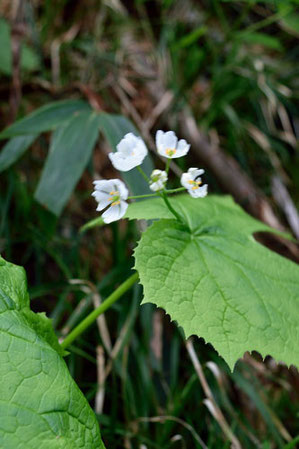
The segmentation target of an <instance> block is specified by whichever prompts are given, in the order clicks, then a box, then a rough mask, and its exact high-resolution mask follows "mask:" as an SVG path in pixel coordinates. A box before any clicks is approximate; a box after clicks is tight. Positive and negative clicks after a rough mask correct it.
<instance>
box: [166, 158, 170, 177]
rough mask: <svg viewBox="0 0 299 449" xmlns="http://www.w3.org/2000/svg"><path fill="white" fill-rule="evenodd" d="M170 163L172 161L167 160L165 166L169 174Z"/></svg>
mask: <svg viewBox="0 0 299 449" xmlns="http://www.w3.org/2000/svg"><path fill="white" fill-rule="evenodd" d="M170 162H171V159H167V161H166V166H165V171H166V173H167V174H168V172H169V167H170Z"/></svg>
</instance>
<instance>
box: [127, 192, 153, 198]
mask: <svg viewBox="0 0 299 449" xmlns="http://www.w3.org/2000/svg"><path fill="white" fill-rule="evenodd" d="M152 196H157V194H156V193H147V194H146V195H135V196H128V198H127V199H128V200H137V199H138V198H150V197H152Z"/></svg>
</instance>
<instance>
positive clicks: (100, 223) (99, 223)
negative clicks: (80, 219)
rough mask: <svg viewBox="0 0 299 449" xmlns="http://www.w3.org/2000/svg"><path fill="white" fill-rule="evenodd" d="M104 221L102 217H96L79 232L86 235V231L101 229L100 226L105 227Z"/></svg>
mask: <svg viewBox="0 0 299 449" xmlns="http://www.w3.org/2000/svg"><path fill="white" fill-rule="evenodd" d="M104 224H105V223H104V220H103V218H102V217H96V218H93V219H92V220H90V221H88V222H87V223H85V225H83V226H81V228H80V230H79V232H80V233H84V232H86V231H89V229H92V228H95V227H99V226H104Z"/></svg>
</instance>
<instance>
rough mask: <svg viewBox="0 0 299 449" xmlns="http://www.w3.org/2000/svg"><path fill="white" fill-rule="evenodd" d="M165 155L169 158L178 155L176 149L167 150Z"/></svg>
mask: <svg viewBox="0 0 299 449" xmlns="http://www.w3.org/2000/svg"><path fill="white" fill-rule="evenodd" d="M165 153H166V154H167V156H173V155H174V154H175V153H176V149H175V148H166V150H165Z"/></svg>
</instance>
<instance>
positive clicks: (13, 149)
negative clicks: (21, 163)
mask: <svg viewBox="0 0 299 449" xmlns="http://www.w3.org/2000/svg"><path fill="white" fill-rule="evenodd" d="M35 139H36V135H30V134H29V135H27V136H19V137H14V138H13V139H11V140H10V141H9V142H7V144H6V145H4V147H3V148H2V151H1V153H0V173H1V172H2V171H4V170H6V169H7V168H9V167H10V166H11V165H12V164H14V163H15V162H16V161H17V160H18V159H19V158H20V157H21V156H22V155H23V154H24V153H25V151H26V150H27V149H28V148H29V147H30V145H31V144H32V143H33V142H34V140H35Z"/></svg>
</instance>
